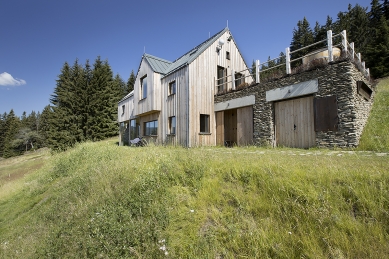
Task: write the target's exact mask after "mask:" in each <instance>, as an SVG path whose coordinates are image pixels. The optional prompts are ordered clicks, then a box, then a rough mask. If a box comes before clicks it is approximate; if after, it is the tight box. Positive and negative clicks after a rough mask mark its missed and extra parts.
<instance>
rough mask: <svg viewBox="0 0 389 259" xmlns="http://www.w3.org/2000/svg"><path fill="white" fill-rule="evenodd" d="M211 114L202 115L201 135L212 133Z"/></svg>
mask: <svg viewBox="0 0 389 259" xmlns="http://www.w3.org/2000/svg"><path fill="white" fill-rule="evenodd" d="M209 120H210V117H209V114H200V133H210V126H209Z"/></svg>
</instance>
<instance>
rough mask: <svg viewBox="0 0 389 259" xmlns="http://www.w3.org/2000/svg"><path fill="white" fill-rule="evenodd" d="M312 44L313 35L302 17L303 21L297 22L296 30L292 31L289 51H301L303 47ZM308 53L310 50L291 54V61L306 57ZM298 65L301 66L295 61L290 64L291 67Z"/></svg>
mask: <svg viewBox="0 0 389 259" xmlns="http://www.w3.org/2000/svg"><path fill="white" fill-rule="evenodd" d="M313 43H314V35H313V32H312V29H311V27H310V25H309V22H308V20H307V19H306V18H305V17H304V19H303V20H302V21H298V22H297V29H296V28H294V29H293V38H292V42H291V44H290V50H291V51H294V50H298V49H301V48H303V47H306V46H309V45H311V44H313ZM310 51H311V49H310V48H307V49H304V50H300V51H298V52H297V53H293V54H292V55H291V56H292V59H296V58H299V57H302V56H304V55H306V54H307V53H309V52H310ZM300 64H301V61H297V62H294V63H292V66H293V67H296V66H298V65H300Z"/></svg>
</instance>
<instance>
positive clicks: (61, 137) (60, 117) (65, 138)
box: [0, 57, 135, 158]
mask: <svg viewBox="0 0 389 259" xmlns="http://www.w3.org/2000/svg"><path fill="white" fill-rule="evenodd" d="M134 84H135V75H134V72H133V71H132V72H131V75H130V77H129V79H128V81H127V83H125V82H124V81H123V80H122V78H121V77H120V76H119V75H118V74H116V75H115V76H114V75H113V72H112V69H111V67H110V65H109V63H108V61H107V60H104V61H103V60H101V58H100V57H97V58H96V60H95V62H94V63H93V65H92V66H91V65H90V63H89V60H86V62H85V65H81V64H80V63H79V61H78V60H77V59H76V61H75V62H74V63H73V65H69V63H67V62H65V63H64V65H63V67H62V69H61V72H60V75H59V76H58V79H57V80H56V86H55V88H54V92H53V94H52V95H51V98H50V104H49V105H47V106H46V107H45V108H44V109H43V111H42V113H40V112H38V113H36V112H35V111H32V112H31V114H29V115H28V116H27V114H26V112H24V113H23V115H22V116H21V117H20V118H19V117H18V116H16V115H15V113H14V111H13V110H12V109H11V111H10V112H9V113H4V114H2V115H0V132H1V134H0V157H4V158H7V157H12V156H16V155H20V154H22V153H23V152H25V151H28V150H31V149H37V148H41V147H46V146H47V147H50V148H52V149H54V150H65V149H67V148H68V147H71V146H73V145H74V144H75V143H77V142H82V141H87V140H90V141H98V140H102V139H105V138H109V137H113V136H116V135H117V134H118V130H119V129H118V123H117V103H118V101H119V100H120V99H122V98H123V97H124V96H125V95H127V94H128V93H130V92H131V91H132V90H133V89H134Z"/></svg>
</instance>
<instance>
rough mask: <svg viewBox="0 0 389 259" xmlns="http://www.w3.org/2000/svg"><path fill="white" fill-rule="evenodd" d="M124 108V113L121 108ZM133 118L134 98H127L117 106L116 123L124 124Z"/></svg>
mask: <svg viewBox="0 0 389 259" xmlns="http://www.w3.org/2000/svg"><path fill="white" fill-rule="evenodd" d="M123 105H124V106H125V109H124V113H123V109H122V106H123ZM134 117H135V115H134V96H131V97H130V98H127V99H126V100H123V101H121V102H119V104H118V122H124V121H128V120H131V119H133V118H134Z"/></svg>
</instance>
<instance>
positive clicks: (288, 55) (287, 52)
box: [285, 48, 292, 75]
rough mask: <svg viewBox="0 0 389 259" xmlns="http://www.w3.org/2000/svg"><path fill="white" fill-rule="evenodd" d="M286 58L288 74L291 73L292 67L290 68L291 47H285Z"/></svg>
mask: <svg viewBox="0 0 389 259" xmlns="http://www.w3.org/2000/svg"><path fill="white" fill-rule="evenodd" d="M285 58H286V74H288V75H290V74H291V71H292V69H291V68H290V48H286V49H285Z"/></svg>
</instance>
